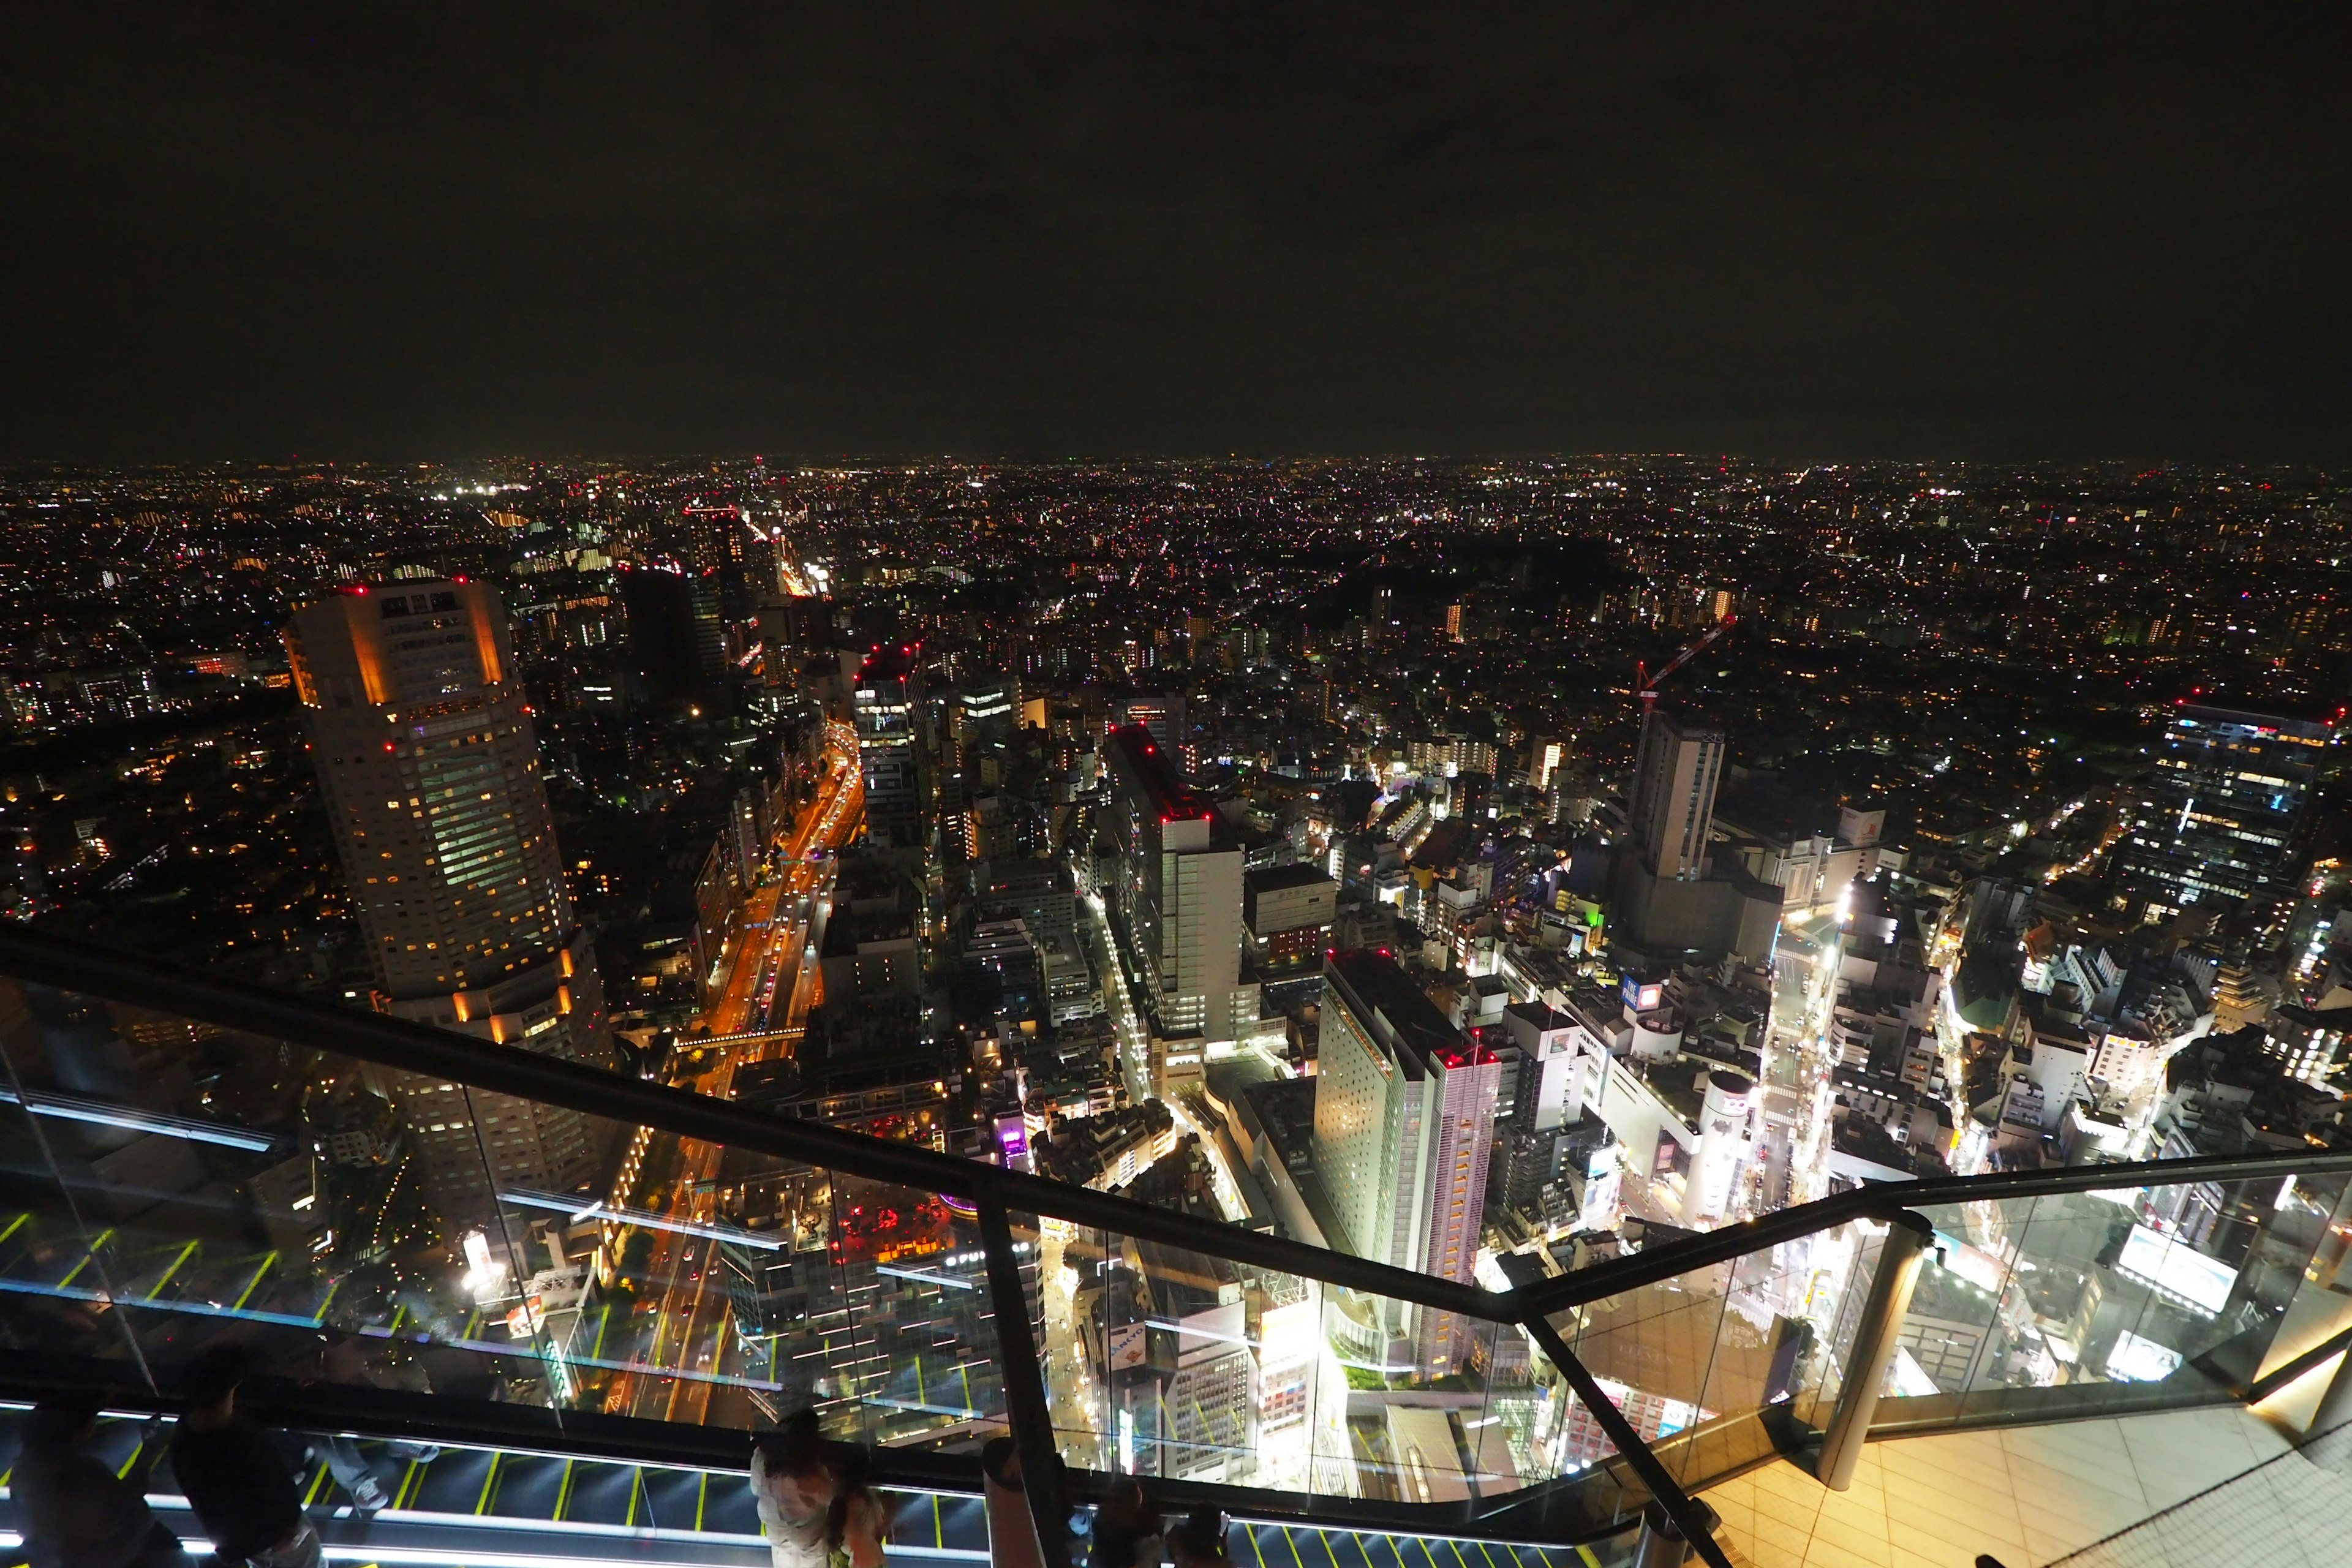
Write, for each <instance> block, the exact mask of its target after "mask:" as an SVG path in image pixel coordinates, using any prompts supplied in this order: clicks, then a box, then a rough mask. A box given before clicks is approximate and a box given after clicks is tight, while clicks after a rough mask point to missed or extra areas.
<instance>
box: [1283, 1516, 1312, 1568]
mask: <svg viewBox="0 0 2352 1568" xmlns="http://www.w3.org/2000/svg"><path fill="white" fill-rule="evenodd" d="M1282 1542H1283V1544H1284V1545H1286V1546H1287V1547H1289V1548H1290V1560H1291V1561H1292V1562H1293V1563H1297V1564H1298V1568H1307V1559H1306V1558H1304V1557H1301V1556H1300V1555H1298V1538H1297V1536H1294V1535H1293V1534H1291V1533H1290V1526H1288V1525H1284V1526H1283V1527H1282Z"/></svg>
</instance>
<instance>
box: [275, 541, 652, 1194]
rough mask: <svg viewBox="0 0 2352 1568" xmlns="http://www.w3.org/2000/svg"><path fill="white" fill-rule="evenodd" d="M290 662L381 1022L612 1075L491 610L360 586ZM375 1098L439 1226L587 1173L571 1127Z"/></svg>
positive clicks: (561, 1119) (421, 1100)
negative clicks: (417, 1162)
mask: <svg viewBox="0 0 2352 1568" xmlns="http://www.w3.org/2000/svg"><path fill="white" fill-rule="evenodd" d="M286 647H287V652H288V653H289V656H290V657H291V659H292V664H293V670H294V682H295V688H296V690H297V692H298V694H299V696H300V698H301V701H302V718H303V727H304V731H305V732H306V733H307V734H308V735H309V736H310V757H311V763H312V765H313V766H315V767H316V768H317V769H318V773H319V784H320V795H322V797H323V799H324V801H325V803H326V806H327V812H328V815H329V816H330V817H331V820H332V821H333V823H334V831H335V842H336V846H337V848H338V849H339V851H340V852H341V856H342V861H343V868H344V871H345V873H346V874H347V875H348V876H349V878H350V879H351V888H352V902H353V904H354V905H355V906H356V907H357V908H358V910H359V918H360V930H361V931H362V933H363V934H364V937H365V940H366V942H367V944H368V950H369V952H370V953H371V954H372V956H373V962H374V964H375V971H376V977H377V984H378V986H379V987H380V989H381V991H382V994H383V1005H384V1007H385V1010H387V1011H389V1012H391V1013H392V1014H394V1016H399V1017H403V1018H414V1019H416V1020H418V1021H420V1022H423V1023H427V1024H437V1025H439V1026H442V1027H444V1028H448V1029H455V1030H457V1031H458V1032H459V1033H461V1034H468V1035H475V1036H478V1037H481V1038H483V1039H487V1040H491V1041H494V1042H496V1043H499V1044H501V1045H512V1046H518V1047H521V1048H523V1049H526V1050H531V1051H537V1052H539V1053H541V1054H542V1055H546V1056H554V1057H563V1058H569V1059H572V1060H575V1061H586V1062H593V1063H595V1064H597V1065H599V1066H602V1065H606V1063H607V1061H608V1058H609V1056H610V1042H609V1040H608V1037H607V1035H606V1030H605V1021H604V988H603V986H602V985H601V984H599V982H598V979H597V975H596V956H595V950H594V947H593V944H592V943H591V942H590V941H589V938H588V934H587V933H586V932H585V931H583V930H582V929H581V928H580V926H579V925H578V924H577V923H576V922H575V921H573V919H572V900H571V897H570V895H569V894H568V893H567V892H566V891H565V889H564V886H563V861H562V855H561V854H560V853H559V852H558V851H557V849H556V845H555V822H554V817H553V816H552V814H551V812H550V811H549V809H548V805H547V786H546V784H545V783H544V782H543V781H542V779H541V776H540V772H539V745H538V742H537V740H536V738H535V737H534V736H533V735H532V733H531V725H530V714H529V710H528V709H527V708H526V707H525V706H524V695H523V689H522V685H521V683H520V681H519V680H516V679H510V675H511V671H512V661H513V656H512V652H511V649H510V647H509V643H508V634H507V620H506V612H505V610H504V608H503V607H502V606H501V605H499V599H498V595H495V594H493V593H492V592H491V591H490V590H489V589H488V588H486V587H484V586H482V585H481V584H472V583H466V582H461V581H409V582H399V583H390V584H379V585H376V586H373V587H366V586H362V587H356V588H353V589H352V590H351V591H349V592H347V593H339V594H335V595H331V596H329V597H327V598H324V599H320V600H318V601H316V602H315V603H312V604H309V605H300V606H298V607H297V608H296V609H295V611H294V614H293V616H292V619H291V621H290V622H289V625H288V626H287V630H286ZM388 1087H390V1088H391V1089H392V1090H393V1093H394V1098H395V1099H397V1100H400V1101H401V1102H402V1104H403V1105H404V1108H405V1110H406V1111H407V1119H408V1122H409V1130H410V1134H411V1137H412V1140H413V1145H412V1146H413V1147H415V1149H416V1151H417V1152H418V1154H419V1155H420V1156H421V1158H422V1163H423V1167H424V1171H425V1184H426V1187H427V1190H428V1191H429V1192H431V1193H432V1194H433V1195H434V1197H435V1198H436V1201H438V1202H439V1203H440V1204H441V1205H442V1207H443V1209H444V1212H445V1213H446V1214H449V1215H452V1216H453V1217H457V1216H462V1215H473V1214H476V1213H479V1212H481V1211H483V1210H485V1209H487V1208H488V1206H489V1204H490V1196H491V1194H492V1191H493V1190H494V1189H502V1188H509V1187H530V1188H537V1189H545V1190H553V1191H563V1190H567V1189H570V1188H572V1187H574V1186H577V1185H578V1184H581V1183H583V1182H585V1181H588V1180H590V1179H591V1178H593V1176H594V1175H595V1173H596V1164H597V1151H596V1149H595V1147H594V1142H593V1139H592V1137H591V1135H590V1132H589V1129H588V1124H587V1122H586V1121H584V1119H583V1118H582V1117H581V1116H580V1115H579V1114H578V1113H577V1112H575V1111H570V1110H556V1109H552V1108H550V1107H543V1106H536V1105H533V1104H531V1103H530V1102H529V1101H525V1100H509V1098H507V1097H506V1096H503V1095H497V1094H489V1093H486V1092H484V1091H482V1090H479V1089H477V1090H473V1091H470V1092H468V1091H463V1090H457V1089H452V1088H451V1086H449V1085H447V1084H445V1083H440V1082H437V1081H435V1080H430V1079H421V1078H414V1077H411V1076H410V1075H401V1081H399V1082H397V1083H394V1084H393V1085H390V1086H388ZM477 1123H478V1126H477Z"/></svg>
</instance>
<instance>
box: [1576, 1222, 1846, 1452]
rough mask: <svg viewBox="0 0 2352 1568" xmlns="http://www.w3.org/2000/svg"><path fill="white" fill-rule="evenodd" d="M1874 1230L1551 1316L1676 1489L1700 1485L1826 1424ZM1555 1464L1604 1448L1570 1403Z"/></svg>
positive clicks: (1824, 1238) (1836, 1231)
mask: <svg viewBox="0 0 2352 1568" xmlns="http://www.w3.org/2000/svg"><path fill="white" fill-rule="evenodd" d="M1884 1236H1885V1227H1884V1226H1876V1225H1873V1224H1871V1223H1869V1222H1864V1221H1857V1222H1853V1223H1851V1224H1846V1225H1840V1226H1831V1227H1829V1228H1827V1229H1824V1230H1821V1231H1817V1232H1815V1233H1813V1234H1812V1235H1810V1236H1805V1237H1798V1238H1797V1239H1796V1240H1793V1241H1789V1242H1783V1243H1780V1244H1779V1245H1777V1246H1773V1247H1761V1248H1759V1249H1758V1250H1756V1251H1755V1252H1752V1253H1748V1254H1746V1255H1744V1256H1742V1257H1740V1258H1734V1259H1732V1260H1731V1261H1729V1262H1727V1263H1722V1264H1717V1265H1713V1266H1710V1267H1708V1268H1700V1269H1695V1270H1693V1271H1691V1272H1689V1273H1687V1274H1682V1275H1677V1276H1675V1277H1673V1278H1670V1279H1663V1280H1659V1281H1657V1282H1655V1283H1654V1284H1650V1285H1644V1286H1641V1287H1638V1288H1636V1289H1632V1290H1626V1291H1622V1292H1619V1293H1617V1294H1615V1295H1612V1296H1606V1297H1602V1298H1600V1299H1598V1300H1593V1301H1590V1302H1587V1303H1585V1304H1584V1305H1582V1306H1580V1307H1576V1308H1572V1309H1570V1310H1567V1311H1565V1312H1562V1313H1559V1314H1558V1315H1557V1316H1555V1317H1554V1319H1553V1325H1554V1326H1555V1327H1556V1328H1558V1329H1559V1331H1560V1335H1561V1337H1562V1338H1563V1339H1565V1340H1566V1341H1568V1342H1569V1346H1570V1349H1571V1350H1572V1351H1574V1352H1575V1353H1576V1355H1577V1358H1578V1359H1579V1360H1580V1361H1581V1362H1583V1363H1584V1364H1585V1366H1586V1367H1587V1368H1588V1369H1589V1370H1591V1373H1592V1374H1593V1376H1594V1378H1595V1380H1596V1381H1597V1382H1598V1383H1599V1384H1600V1385H1601V1390H1602V1392H1603V1393H1605V1394H1608V1396H1609V1398H1610V1401H1611V1403H1612V1404H1614V1405H1616V1406H1617V1407H1618V1409H1619V1410H1620V1411H1622V1413H1623V1415H1624V1416H1625V1418H1626V1421H1627V1422H1628V1423H1629V1424H1630V1425H1631V1426H1633V1430H1634V1431H1635V1432H1636V1433H1638V1434H1639V1435H1640V1436H1642V1438H1643V1441H1644V1442H1646V1443H1648V1444H1649V1445H1650V1446H1651V1447H1653V1448H1654V1449H1655V1450H1656V1451H1657V1453H1658V1455H1659V1457H1660V1458H1661V1459H1662V1460H1663V1461H1664V1463H1665V1465H1666V1467H1667V1468H1668V1469H1669V1471H1671V1472H1672V1473H1673V1474H1674V1475H1675V1479H1677V1480H1678V1481H1680V1482H1681V1483H1682V1484H1684V1485H1685V1487H1696V1486H1702V1485H1705V1484H1706V1483H1707V1482H1708V1481H1711V1480H1714V1479H1718V1478H1720V1477H1722V1476H1724V1475H1727V1474H1729V1473H1730V1472H1732V1471H1734V1470H1736V1469H1738V1468H1742V1467H1744V1466H1746V1465H1748V1464H1749V1463H1752V1462H1753V1461H1755V1460H1756V1459H1758V1458H1763V1457H1765V1456H1768V1455H1769V1454H1771V1453H1773V1452H1775V1451H1793V1450H1795V1449H1797V1448H1800V1447H1802V1445H1803V1444H1804V1442H1805V1441H1806V1440H1807V1438H1808V1437H1809V1436H1811V1434H1813V1433H1815V1432H1817V1431H1818V1430H1819V1429H1820V1427H1821V1426H1823V1425H1824V1424H1825V1423H1826V1421H1827V1419H1828V1415H1829V1412H1830V1411H1831V1409H1832V1408H1833V1407H1834V1405H1836V1402H1837V1397H1838V1393H1839V1390H1840V1388H1841V1387H1842V1386H1843V1359H1844V1357H1845V1354H1846V1352H1847V1350H1848V1348H1849V1347H1850V1345H1851V1344H1852V1342H1853V1334H1854V1329H1855V1322H1854V1315H1855V1312H1856V1310H1858V1309H1859V1306H1860V1304H1861V1300H1862V1298H1863V1297H1864V1295H1865V1294H1867V1291H1868V1287H1869V1280H1870V1271H1871V1269H1872V1268H1873V1267H1874V1263H1875V1260H1876V1258H1877V1250H1878V1247H1879V1245H1880V1243H1881V1241H1882V1239H1883V1237H1884ZM1559 1442H1560V1447H1559V1452H1558V1454H1557V1456H1556V1457H1555V1458H1554V1460H1553V1463H1554V1464H1555V1465H1556V1466H1557V1467H1558V1468H1559V1469H1561V1470H1566V1471H1572V1470H1575V1469H1579V1468H1584V1467H1586V1466H1591V1465H1595V1464H1598V1463H1600V1462H1601V1461H1602V1460H1603V1459H1605V1458H1607V1457H1608V1456H1609V1455H1610V1454H1611V1453H1612V1452H1613V1448H1612V1446H1611V1445H1610V1444H1609V1442H1608V1439H1607V1436H1606V1435H1605V1434H1604V1433H1603V1432H1602V1431H1601V1427H1600V1426H1599V1424H1598V1423H1597V1422H1595V1421H1593V1420H1592V1419H1591V1416H1590V1415H1589V1413H1587V1412H1584V1411H1582V1410H1581V1409H1580V1408H1579V1409H1575V1410H1573V1411H1571V1413H1570V1419H1569V1420H1568V1421H1567V1422H1566V1423H1565V1424H1564V1426H1563V1427H1562V1430H1561V1433H1560V1436H1559Z"/></svg>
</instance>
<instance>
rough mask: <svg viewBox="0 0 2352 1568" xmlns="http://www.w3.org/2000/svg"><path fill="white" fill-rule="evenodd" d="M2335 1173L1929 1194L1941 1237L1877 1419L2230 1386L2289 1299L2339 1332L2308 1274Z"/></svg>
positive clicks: (2108, 1403) (2208, 1394)
mask: <svg viewBox="0 0 2352 1568" xmlns="http://www.w3.org/2000/svg"><path fill="white" fill-rule="evenodd" d="M2343 1190H2344V1182H2343V1178H2341V1177H2340V1176H2335V1175H2327V1176H2318V1177H2288V1178H2284V1179H2283V1178H2280V1177H2276V1176H2273V1177H2267V1178H2264V1179H2263V1180H2260V1181H2252V1182H2248V1181H2237V1182H2198V1183H2180V1184H2170V1185H2164V1186H2149V1187H2137V1186H2134V1187H2115V1188H2107V1189H2102V1190H2099V1191H2095V1192H2091V1193H2073V1194H2055V1195H2053V1196H2049V1197H2042V1198H2034V1199H2015V1200H2010V1201H2007V1202H2003V1203H1976V1204H1968V1205H1941V1206H1937V1207H1933V1208H1928V1209H1924V1210H1923V1211H1922V1212H1923V1213H1924V1214H1926V1215H1927V1217H1928V1219H1929V1220H1930V1222H1931V1223H1932V1224H1933V1225H1934V1226H1935V1227H1936V1239H1935V1244H1934V1247H1932V1249H1931V1250H1930V1252H1929V1254H1928V1257H1927V1260H1926V1263H1925V1265H1924V1267H1923V1268H1922V1269H1921V1272H1920V1279H1919V1288H1918V1290H1917V1293H1916V1295H1915V1297H1914V1299H1913V1300H1912V1304H1911V1310H1910V1312H1909V1313H1908V1315H1907V1316H1906V1320H1905V1322H1904V1327H1903V1331H1902V1334H1901V1351H1900V1352H1899V1353H1898V1356H1897V1358H1896V1364H1895V1369H1894V1372H1893V1373H1892V1374H1891V1376H1890V1383H1889V1388H1888V1393H1889V1394H1892V1395H1895V1397H1894V1398H1893V1399H1890V1400H1889V1401H1888V1402H1886V1403H1885V1404H1883V1405H1881V1406H1880V1416H1881V1419H1882V1420H1885V1419H1896V1420H1899V1419H1905V1418H1906V1417H1907V1416H1908V1415H1910V1412H1911V1410H1912V1409H1913V1408H1916V1409H1917V1410H1918V1411H1921V1412H1924V1413H1926V1414H1927V1415H1939V1414H1951V1413H1965V1412H1968V1411H1973V1410H1979V1409H1987V1410H1990V1409H2001V1408H2022V1407H2023V1406H2024V1405H2027V1404H2033V1405H2039V1406H2046V1407H2048V1408H2050V1409H2053V1410H2057V1409H2064V1410H2069V1411H2073V1410H2084V1411H2090V1410H2096V1409H2101V1408H2109V1407H2123V1406H2126V1405H2145V1404H2147V1403H2149V1402H2150V1401H2151V1400H2156V1401H2159V1402H2160V1401H2164V1400H2173V1401H2176V1402H2177V1401H2178V1400H2179V1399H2180V1398H2183V1397H2187V1398H2190V1399H2206V1398H2215V1397H2224V1396H2230V1395H2232V1394H2234V1392H2235V1391H2236V1390H2239V1389H2242V1388H2243V1387H2244V1386H2245V1384H2247V1383H2249V1382H2251V1381H2252V1378H2253V1377H2254V1376H2255V1375H2256V1373H2257V1372H2258V1371H2259V1369H2260V1368H2261V1367H2262V1365H2263V1363H2265V1361H2266V1360H2267V1359H2269V1357H2270V1352H2271V1349H2272V1345H2273V1340H2274V1339H2276V1338H2277V1336H2278V1335H2279V1332H2280V1330H2281V1325H2282V1324H2283V1323H2284V1322H2285V1321H2288V1317H2289V1312H2290V1309H2291V1308H2293V1307H2295V1306H2297V1305H2298V1304H2302V1305H2303V1306H2304V1308H2305V1310H2306V1311H2308V1312H2310V1313H2311V1314H2312V1315H2313V1316H2314V1317H2315V1321H2320V1322H2321V1323H2322V1325H2323V1328H2324V1330H2325V1331H2324V1332H2320V1334H2319V1337H2325V1332H2332V1331H2333V1329H2332V1328H2326V1327H2325V1325H2326V1323H2329V1322H2333V1321H2334V1314H2333V1313H2332V1312H2328V1311H2326V1306H2327V1304H2326V1303H2324V1302H2323V1303H2311V1302H2309V1301H2307V1300H2305V1298H2307V1297H2308V1294H2309V1293H2308V1291H2307V1290H2306V1289H2305V1283H2306V1281H2305V1275H2306V1272H2307V1270H2308V1269H2309V1268H2312V1267H2314V1266H2315V1261H2316V1262H2317V1263H2321V1264H2324V1263H2326V1261H2327V1258H2325V1257H2322V1256H2321V1255H2320V1252H2319V1249H2320V1248H2321V1247H2322V1246H2323V1244H2324V1243H2326V1241H2327V1239H2328V1238H2329V1237H2331V1236H2332V1235H2333V1231H2332V1227H2331V1220H2332V1217H2333V1215H2334V1214H2335V1212H2336V1207H2337V1205H2338V1204H2339V1203H2340V1201H2341V1199H2342V1196H2343ZM2290 1353H2292V1352H2290Z"/></svg>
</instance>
